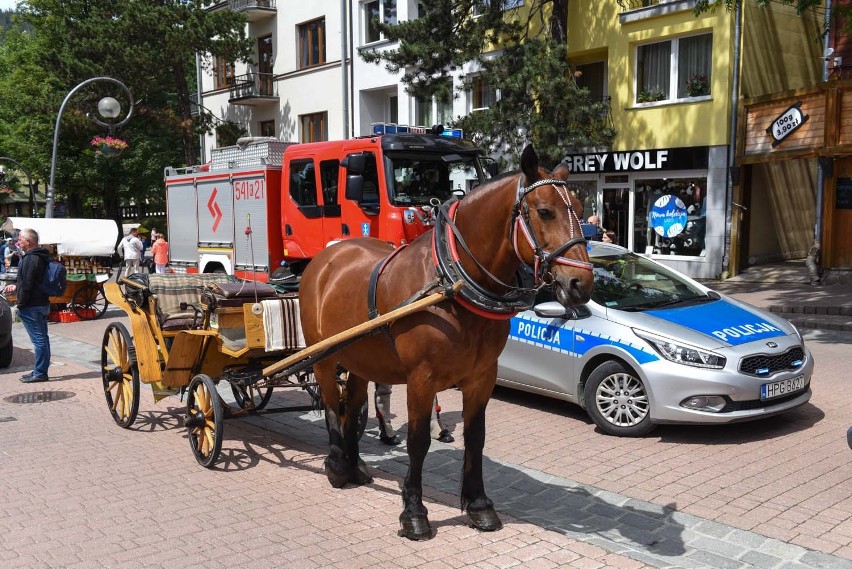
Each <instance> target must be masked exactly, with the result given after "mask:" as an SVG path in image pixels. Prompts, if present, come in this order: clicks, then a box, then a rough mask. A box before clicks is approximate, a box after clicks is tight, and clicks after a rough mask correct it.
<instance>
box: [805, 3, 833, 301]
mask: <svg viewBox="0 0 852 569" xmlns="http://www.w3.org/2000/svg"><path fill="white" fill-rule="evenodd" d="M830 23H831V0H826V2H825V24H824V25H825V35H824V36H823V48H824V50H826V49H828V47H829V46H828V44H829V43H830V41H831V37H830V34H829V24H830ZM823 53H825V51H823ZM822 80H823V82H825V81H828V58H826V60H825V61H824V62H823V64H822ZM826 162H827V161H826V160H817V180H816V216H815V217H816V221H814V244H813V245H811V248H810V249H808V256H807V258H806V259H805V267H806V268H807V270H808V279H809V280H810V283H811V284H812V285H818V284H820V281H821V277H820V274H819V273H820V267H819V265H818V264H817V259H819V254H820V250H821V248H822V205H823V199H824V195H825V178H826V175H825V174H826V173H825V168H826V166H827V164H826Z"/></svg>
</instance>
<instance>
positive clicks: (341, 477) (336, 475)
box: [323, 457, 349, 488]
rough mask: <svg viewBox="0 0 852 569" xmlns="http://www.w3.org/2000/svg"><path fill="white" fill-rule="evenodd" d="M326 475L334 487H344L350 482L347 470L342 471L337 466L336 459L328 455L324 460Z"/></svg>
mask: <svg viewBox="0 0 852 569" xmlns="http://www.w3.org/2000/svg"><path fill="white" fill-rule="evenodd" d="M323 465H324V467H325V476H326V478H328V481H329V482H330V483H331V485H332V486H333V487H334V488H343V487H344V486H346V483H347V482H349V476H347V475H346V472H345V471H343V472H341V471H340V469H339V468H335V464H334V461H332V460H331V458H330V457H327V458H326V459H325V462H324V464H323Z"/></svg>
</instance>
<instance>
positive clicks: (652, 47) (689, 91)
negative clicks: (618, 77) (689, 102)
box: [636, 34, 713, 103]
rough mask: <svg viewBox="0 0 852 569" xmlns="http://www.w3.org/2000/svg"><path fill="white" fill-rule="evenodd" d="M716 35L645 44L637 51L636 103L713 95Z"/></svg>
mask: <svg viewBox="0 0 852 569" xmlns="http://www.w3.org/2000/svg"><path fill="white" fill-rule="evenodd" d="M712 51H713V36H712V34H702V35H699V36H691V37H685V38H676V39H673V40H670V41H664V42H658V43H652V44H646V45H641V46H639V47H638V48H637V50H636V102H637V103H650V102H654V101H668V100H672V99H684V98H690V97H701V96H706V95H709V94H710V66H711V55H712Z"/></svg>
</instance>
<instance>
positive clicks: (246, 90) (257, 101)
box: [228, 73, 278, 106]
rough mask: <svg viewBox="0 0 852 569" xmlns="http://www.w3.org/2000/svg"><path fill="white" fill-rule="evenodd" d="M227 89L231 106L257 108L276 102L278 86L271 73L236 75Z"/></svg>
mask: <svg viewBox="0 0 852 569" xmlns="http://www.w3.org/2000/svg"><path fill="white" fill-rule="evenodd" d="M229 89H230V97H229V98H228V102H229V103H231V104H232V105H249V106H258V105H265V104H267V103H277V102H278V85H277V84H276V83H275V80H274V79H273V75H272V73H246V74H245V75H237V76H236V77H235V78H234V83H233V84H232V85H231V86H230V88H229Z"/></svg>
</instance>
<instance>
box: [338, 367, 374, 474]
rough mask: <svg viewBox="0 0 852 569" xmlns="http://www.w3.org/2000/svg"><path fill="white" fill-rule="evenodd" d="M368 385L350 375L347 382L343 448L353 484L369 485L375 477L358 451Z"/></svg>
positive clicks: (357, 377) (364, 381)
mask: <svg viewBox="0 0 852 569" xmlns="http://www.w3.org/2000/svg"><path fill="white" fill-rule="evenodd" d="M367 384H368V382H367V381H366V380H364V379H363V378H361V377H359V376H357V375H355V374H354V373H350V374H349V379H348V380H347V381H346V414H345V417H346V419H345V427H344V429H343V445H344V446H343V448H344V450H345V451H346V460H347V468H348V471H349V482H351V483H352V484H359V485H360V484H369V483H370V482H372V481H373V477H372V476H370V473H369V472H368V471H367V465H366V463H364V461H363V460H361V455H360V451H359V449H358V431H359V428H358V426H359V425H358V421H359V419H360V416H361V408H362V407H363V406H364V403H365V402H366V401H367Z"/></svg>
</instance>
